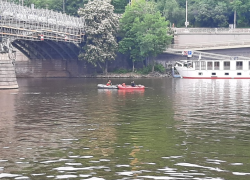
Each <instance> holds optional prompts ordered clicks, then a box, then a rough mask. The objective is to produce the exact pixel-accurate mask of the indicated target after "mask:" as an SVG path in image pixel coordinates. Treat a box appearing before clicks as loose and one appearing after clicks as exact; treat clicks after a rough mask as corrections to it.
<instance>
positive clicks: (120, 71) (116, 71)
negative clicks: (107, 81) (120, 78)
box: [114, 68, 129, 74]
mask: <svg viewBox="0 0 250 180" xmlns="http://www.w3.org/2000/svg"><path fill="white" fill-rule="evenodd" d="M128 72H129V70H127V69H123V68H121V69H116V70H115V71H114V73H117V74H125V73H128Z"/></svg>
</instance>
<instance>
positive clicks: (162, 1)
mask: <svg viewBox="0 0 250 180" xmlns="http://www.w3.org/2000/svg"><path fill="white" fill-rule="evenodd" d="M157 8H158V9H159V10H160V12H161V13H162V15H163V16H164V17H165V18H166V19H167V20H169V21H170V22H171V23H172V24H174V25H175V26H176V27H180V26H182V25H183V24H184V22H185V8H182V7H180V5H179V3H178V1H177V0H168V1H166V0H158V1H157Z"/></svg>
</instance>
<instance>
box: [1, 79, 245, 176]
mask: <svg viewBox="0 0 250 180" xmlns="http://www.w3.org/2000/svg"><path fill="white" fill-rule="evenodd" d="M101 81H103V80H102V79H48V80H46V79H40V80H39V79H36V80H34V79H21V80H19V85H20V88H19V90H17V91H0V98H1V100H2V101H1V102H5V103H4V105H3V103H1V108H0V112H1V116H0V123H1V127H0V138H1V139H0V140H1V141H0V148H1V149H0V150H1V151H0V173H1V174H0V179H1V178H3V179H48V178H50V179H188V180H190V179H218V180H219V179H240V178H242V179H247V177H249V169H250V164H249V162H248V159H249V157H250V153H249V149H248V147H249V139H250V138H249V135H250V133H249V92H248V90H249V82H248V81H246V80H244V81H243V80H242V81H241V80H235V81H234V80H233V81H232V80H225V81H223V80H222V81H218V80H204V81H203V80H185V79H148V80H147V79H141V80H138V82H139V81H140V82H141V83H142V84H144V85H146V86H147V87H152V88H151V89H145V90H143V91H138V90H137V91H127V90H126V91H123V90H117V89H113V90H110V89H108V90H106V89H97V88H96V84H98V83H100V82H101ZM117 81H118V80H117ZM120 81H123V80H120Z"/></svg>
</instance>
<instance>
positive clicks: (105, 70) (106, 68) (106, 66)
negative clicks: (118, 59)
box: [104, 61, 108, 75]
mask: <svg viewBox="0 0 250 180" xmlns="http://www.w3.org/2000/svg"><path fill="white" fill-rule="evenodd" d="M104 73H105V74H106V75H107V74H108V61H105V69H104Z"/></svg>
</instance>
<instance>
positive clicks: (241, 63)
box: [236, 61, 243, 70]
mask: <svg viewBox="0 0 250 180" xmlns="http://www.w3.org/2000/svg"><path fill="white" fill-rule="evenodd" d="M242 67H243V62H242V61H237V62H236V70H242Z"/></svg>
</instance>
